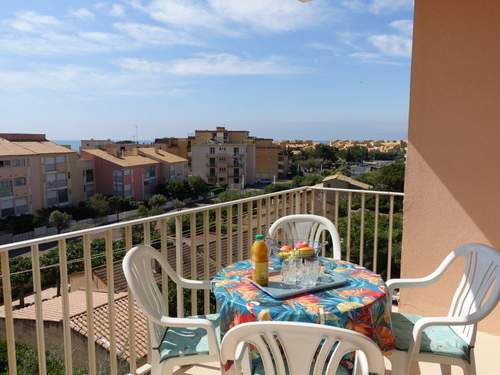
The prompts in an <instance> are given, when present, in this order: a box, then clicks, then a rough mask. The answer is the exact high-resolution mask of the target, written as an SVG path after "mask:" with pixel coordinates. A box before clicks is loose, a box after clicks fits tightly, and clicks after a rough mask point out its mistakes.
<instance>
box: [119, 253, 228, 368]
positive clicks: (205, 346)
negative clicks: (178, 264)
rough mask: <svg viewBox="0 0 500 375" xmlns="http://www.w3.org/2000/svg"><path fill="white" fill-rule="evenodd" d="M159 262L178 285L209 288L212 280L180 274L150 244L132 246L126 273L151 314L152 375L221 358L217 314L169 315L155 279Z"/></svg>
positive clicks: (137, 297) (133, 290)
mask: <svg viewBox="0 0 500 375" xmlns="http://www.w3.org/2000/svg"><path fill="white" fill-rule="evenodd" d="M153 261H156V262H158V263H159V265H160V266H161V269H162V272H166V273H167V275H168V277H169V278H170V279H171V280H172V281H174V282H175V283H176V284H177V285H178V286H181V287H182V288H188V289H207V290H210V282H209V281H195V280H187V279H184V278H182V277H180V276H179V275H178V274H177V273H176V272H175V271H174V270H173V269H172V267H170V265H169V264H168V261H167V260H166V259H165V258H164V257H163V256H161V254H160V253H159V252H158V251H157V250H155V249H154V248H152V247H151V246H147V245H139V246H136V247H134V248H133V249H131V250H130V251H129V252H127V254H126V255H125V258H124V259H123V272H124V274H125V278H126V279H127V283H128V285H129V287H130V290H131V291H132V294H133V296H134V297H135V300H136V301H137V303H138V305H139V306H140V307H141V308H142V309H143V310H144V313H145V314H146V315H147V317H148V324H149V328H150V337H151V345H152V346H153V348H154V349H153V350H152V361H151V362H152V363H151V366H152V370H151V374H153V375H159V374H162V375H166V374H172V371H173V367H174V366H183V365H190V364H198V363H203V362H213V361H219V342H218V338H219V337H220V335H219V334H218V333H217V332H216V329H218V315H217V314H213V315H207V316H200V317H193V318H172V317H169V316H168V315H167V303H168V302H167V301H166V300H165V299H164V298H163V296H162V293H161V292H160V290H159V288H158V285H157V283H156V281H155V278H154V273H153V267H154V262H153Z"/></svg>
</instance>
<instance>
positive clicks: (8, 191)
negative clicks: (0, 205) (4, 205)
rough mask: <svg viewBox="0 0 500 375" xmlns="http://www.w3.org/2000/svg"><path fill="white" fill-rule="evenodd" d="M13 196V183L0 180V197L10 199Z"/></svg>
mask: <svg viewBox="0 0 500 375" xmlns="http://www.w3.org/2000/svg"><path fill="white" fill-rule="evenodd" d="M11 195H12V181H11V180H0V197H10V196H11Z"/></svg>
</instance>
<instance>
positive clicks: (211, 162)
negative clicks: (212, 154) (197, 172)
mask: <svg viewBox="0 0 500 375" xmlns="http://www.w3.org/2000/svg"><path fill="white" fill-rule="evenodd" d="M213 165H215V158H210V166H213Z"/></svg>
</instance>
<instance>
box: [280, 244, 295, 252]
mask: <svg viewBox="0 0 500 375" xmlns="http://www.w3.org/2000/svg"><path fill="white" fill-rule="evenodd" d="M292 250H293V249H292V247H291V246H289V245H283V246H281V249H280V251H281V252H283V253H289V252H290V251H292Z"/></svg>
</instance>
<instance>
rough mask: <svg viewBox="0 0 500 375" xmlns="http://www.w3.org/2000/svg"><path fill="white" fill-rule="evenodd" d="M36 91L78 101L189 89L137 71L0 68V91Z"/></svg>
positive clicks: (181, 92) (74, 67)
mask: <svg viewBox="0 0 500 375" xmlns="http://www.w3.org/2000/svg"><path fill="white" fill-rule="evenodd" d="M36 90H43V91H44V92H45V93H48V92H56V93H64V94H66V95H68V96H69V97H71V98H72V99H75V98H76V99H78V100H81V99H82V98H85V99H87V100H93V99H95V98H100V97H102V96H143V95H160V96H181V95H186V94H187V93H189V91H190V90H189V88H187V87H183V86H182V85H180V86H178V87H176V86H175V85H172V84H170V83H168V82H161V81H159V80H158V79H157V77H150V76H148V75H144V74H138V73H137V72H132V73H131V72H125V73H123V72H119V73H115V72H108V71H103V70H101V69H98V68H95V67H87V66H79V65H64V66H50V67H48V66H32V67H31V68H30V69H25V70H7V69H1V70H0V93H1V92H8V93H12V94H16V93H18V94H25V93H29V92H32V91H36Z"/></svg>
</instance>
